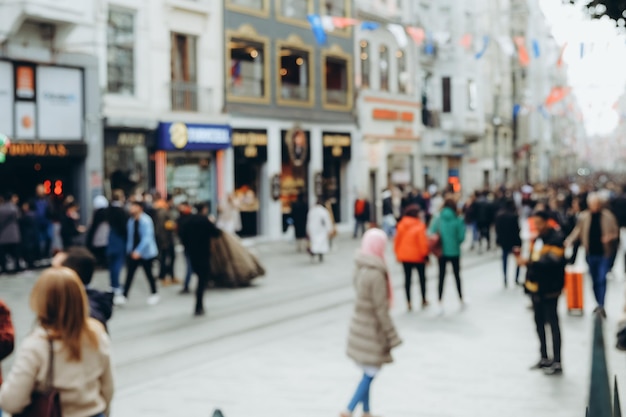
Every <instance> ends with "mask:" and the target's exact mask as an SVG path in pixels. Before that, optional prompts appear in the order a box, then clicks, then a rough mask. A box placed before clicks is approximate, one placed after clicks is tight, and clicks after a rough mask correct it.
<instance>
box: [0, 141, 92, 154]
mask: <svg viewBox="0 0 626 417" xmlns="http://www.w3.org/2000/svg"><path fill="white" fill-rule="evenodd" d="M85 156H87V145H86V144H84V143H70V144H68V143H47V142H46V143H41V142H11V146H10V147H9V149H8V152H7V157H8V158H11V157H50V158H65V157H85Z"/></svg>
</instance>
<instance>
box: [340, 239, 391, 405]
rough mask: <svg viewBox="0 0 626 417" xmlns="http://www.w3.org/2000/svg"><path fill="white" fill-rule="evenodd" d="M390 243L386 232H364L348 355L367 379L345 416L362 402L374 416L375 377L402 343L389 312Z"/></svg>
mask: <svg viewBox="0 0 626 417" xmlns="http://www.w3.org/2000/svg"><path fill="white" fill-rule="evenodd" d="M386 245H387V235H386V234H385V232H383V231H382V230H380V229H370V230H368V231H367V232H365V234H364V235H363V240H362V241H361V250H360V251H359V253H358V254H357V256H356V272H355V275H354V286H355V289H356V303H355V308H354V314H353V316H352V323H351V324H350V334H349V337H348V356H349V357H350V358H352V359H353V360H354V361H355V362H356V363H357V365H359V367H361V369H362V370H363V379H362V380H361V382H360V383H359V386H358V387H357V390H356V392H355V394H354V397H353V398H352V401H350V404H349V405H348V408H347V410H346V411H344V412H342V413H341V414H340V416H341V417H351V416H352V413H353V412H354V410H355V409H356V406H357V405H358V404H359V403H361V404H362V405H363V416H364V417H371V414H370V403H369V398H370V386H371V384H372V380H373V379H374V377H375V376H376V374H377V373H378V371H379V370H380V368H381V367H382V366H383V364H386V363H391V362H392V361H393V359H392V357H391V349H393V348H395V347H396V346H398V345H400V343H402V341H401V340H400V338H399V337H398V333H397V332H396V329H395V327H394V325H393V321H392V320H391V316H390V315H389V308H390V306H391V301H392V298H393V297H392V294H393V293H392V290H391V282H390V280H389V274H388V271H387V265H386V264H385V247H386Z"/></svg>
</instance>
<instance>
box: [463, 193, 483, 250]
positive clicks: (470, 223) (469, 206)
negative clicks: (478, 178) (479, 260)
mask: <svg viewBox="0 0 626 417" xmlns="http://www.w3.org/2000/svg"><path fill="white" fill-rule="evenodd" d="M476 198H477V194H472V195H471V196H470V197H469V198H468V199H467V201H466V202H465V204H463V219H464V220H465V224H466V226H467V227H468V228H469V229H470V231H471V233H472V234H471V235H470V237H471V239H472V243H471V245H470V250H474V247H475V246H476V244H477V243H478V244H479V245H480V242H479V240H480V235H479V234H478V226H477V225H476Z"/></svg>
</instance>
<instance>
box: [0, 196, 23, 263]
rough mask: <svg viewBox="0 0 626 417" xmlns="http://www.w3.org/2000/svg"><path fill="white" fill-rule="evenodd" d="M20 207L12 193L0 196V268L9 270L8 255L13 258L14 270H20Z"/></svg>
mask: <svg viewBox="0 0 626 417" xmlns="http://www.w3.org/2000/svg"><path fill="white" fill-rule="evenodd" d="M19 212H20V211H19V209H18V208H17V206H16V205H15V204H14V203H13V201H12V195H11V194H7V195H5V196H3V197H0V269H2V272H4V273H6V272H9V271H7V256H11V258H12V259H13V265H14V266H13V272H17V271H19V270H20V269H21V268H20V262H19V259H20V257H19V253H18V249H19V246H20V242H21V240H22V239H21V236H20V225H19V222H18V219H19Z"/></svg>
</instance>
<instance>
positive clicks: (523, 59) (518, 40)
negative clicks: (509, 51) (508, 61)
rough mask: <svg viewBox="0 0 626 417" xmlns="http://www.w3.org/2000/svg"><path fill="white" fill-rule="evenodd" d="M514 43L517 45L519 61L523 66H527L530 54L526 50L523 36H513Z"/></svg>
mask: <svg viewBox="0 0 626 417" xmlns="http://www.w3.org/2000/svg"><path fill="white" fill-rule="evenodd" d="M514 40H515V45H516V46H517V56H518V59H519V63H520V65H521V66H523V67H527V66H528V64H530V56H529V55H528V50H527V49H526V41H525V40H524V37H523V36H516V37H515V39H514Z"/></svg>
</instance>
